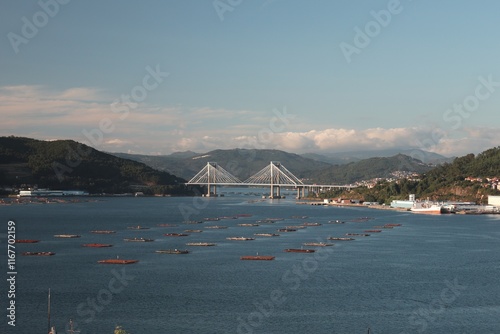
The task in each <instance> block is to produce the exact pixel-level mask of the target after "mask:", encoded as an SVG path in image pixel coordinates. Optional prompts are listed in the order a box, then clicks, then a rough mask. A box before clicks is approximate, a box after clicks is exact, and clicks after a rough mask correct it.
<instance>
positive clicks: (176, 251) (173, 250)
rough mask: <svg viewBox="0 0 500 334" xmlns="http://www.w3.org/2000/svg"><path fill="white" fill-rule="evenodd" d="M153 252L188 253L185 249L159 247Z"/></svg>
mask: <svg viewBox="0 0 500 334" xmlns="http://www.w3.org/2000/svg"><path fill="white" fill-rule="evenodd" d="M155 253H159V254H189V251H188V250H187V249H184V250H182V249H160V250H157V251H155Z"/></svg>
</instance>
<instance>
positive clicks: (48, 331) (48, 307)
mask: <svg viewBox="0 0 500 334" xmlns="http://www.w3.org/2000/svg"><path fill="white" fill-rule="evenodd" d="M47 322H48V330H47V333H50V288H49V298H48V305H47Z"/></svg>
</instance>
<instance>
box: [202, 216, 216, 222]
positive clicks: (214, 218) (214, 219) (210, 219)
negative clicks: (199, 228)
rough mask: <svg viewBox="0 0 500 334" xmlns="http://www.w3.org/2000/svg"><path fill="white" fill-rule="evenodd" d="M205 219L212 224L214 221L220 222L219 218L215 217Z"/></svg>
mask: <svg viewBox="0 0 500 334" xmlns="http://www.w3.org/2000/svg"><path fill="white" fill-rule="evenodd" d="M204 219H205V221H207V222H210V221H212V222H213V221H218V220H219V217H213V218H210V217H207V218H204Z"/></svg>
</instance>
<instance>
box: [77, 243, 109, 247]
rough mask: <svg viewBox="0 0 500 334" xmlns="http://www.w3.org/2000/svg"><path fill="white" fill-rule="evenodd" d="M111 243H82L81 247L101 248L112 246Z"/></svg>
mask: <svg viewBox="0 0 500 334" xmlns="http://www.w3.org/2000/svg"><path fill="white" fill-rule="evenodd" d="M112 246H113V245H111V244H96V243H94V244H83V245H82V247H93V248H103V247H112Z"/></svg>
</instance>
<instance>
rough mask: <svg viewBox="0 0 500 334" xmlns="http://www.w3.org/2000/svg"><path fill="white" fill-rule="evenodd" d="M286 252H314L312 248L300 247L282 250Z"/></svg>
mask: <svg viewBox="0 0 500 334" xmlns="http://www.w3.org/2000/svg"><path fill="white" fill-rule="evenodd" d="M284 251H285V252H287V253H314V252H315V250H314V249H302V248H287V249H285V250H284Z"/></svg>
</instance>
